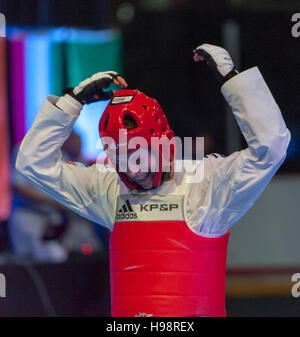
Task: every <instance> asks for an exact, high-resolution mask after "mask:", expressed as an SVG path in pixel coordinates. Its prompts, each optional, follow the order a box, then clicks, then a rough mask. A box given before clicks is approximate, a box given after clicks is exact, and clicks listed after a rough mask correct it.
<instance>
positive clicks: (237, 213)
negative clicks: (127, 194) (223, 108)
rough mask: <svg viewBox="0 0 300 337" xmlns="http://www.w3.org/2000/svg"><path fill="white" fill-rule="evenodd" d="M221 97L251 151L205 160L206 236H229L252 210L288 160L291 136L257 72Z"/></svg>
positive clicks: (228, 84) (237, 78) (239, 77)
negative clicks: (229, 107) (246, 213)
mask: <svg viewBox="0 0 300 337" xmlns="http://www.w3.org/2000/svg"><path fill="white" fill-rule="evenodd" d="M222 93H223V95H224V97H225V99H226V100H227V102H228V103H229V105H230V106H231V108H232V112H233V114H234V116H235V118H236V120H237V122H238V125H239V127H240V130H241V131H242V133H243V135H244V137H245V139H246V141H247V144H248V148H246V149H245V150H242V151H239V152H235V153H233V154H231V155H230V156H228V157H225V158H224V157H222V156H217V155H211V156H208V157H207V158H205V165H204V177H205V178H204V185H205V192H206V193H205V196H204V197H203V200H202V204H201V205H200V207H199V209H198V211H197V212H198V213H199V214H200V215H201V223H200V225H199V226H198V231H199V232H201V233H203V234H213V235H214V234H224V233H225V232H226V231H227V230H228V229H229V228H230V227H231V226H232V225H233V224H234V223H235V222H237V221H238V220H239V219H240V218H241V217H242V215H244V214H245V212H246V211H247V210H248V209H249V208H250V207H251V206H252V205H253V203H254V201H255V200H256V199H257V198H258V196H259V195H260V194H261V192H262V191H263V190H264V188H265V187H266V185H267V184H268V183H269V181H270V180H271V178H272V177H273V176H274V174H275V173H276V171H277V170H278V168H279V167H280V165H281V164H282V162H283V161H284V159H285V157H286V151H287V147H288V144H289V141H290V132H289V130H288V129H287V128H286V125H285V122H284V120H283V118H282V114H281V112H280V109H279V107H278V105H277V104H276V102H275V100H274V98H273V96H272V94H271V92H270V90H269V88H268V87H267V85H266V83H265V81H264V79H263V78H262V75H261V73H260V72H259V70H258V69H257V68H252V69H249V70H247V71H245V72H243V73H240V74H239V75H236V76H235V77H233V78H232V79H230V80H229V81H227V82H226V83H225V84H224V85H223V87H222Z"/></svg>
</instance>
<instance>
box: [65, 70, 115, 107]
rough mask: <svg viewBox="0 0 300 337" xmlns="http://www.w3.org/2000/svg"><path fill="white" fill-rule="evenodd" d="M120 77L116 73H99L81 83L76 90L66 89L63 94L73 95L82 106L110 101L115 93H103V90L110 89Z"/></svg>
mask: <svg viewBox="0 0 300 337" xmlns="http://www.w3.org/2000/svg"><path fill="white" fill-rule="evenodd" d="M118 76H119V74H118V73H117V72H115V71H104V72H99V73H96V74H94V75H93V76H92V77H90V78H87V79H86V80H84V81H82V82H80V83H79V85H78V86H77V87H75V88H67V89H64V90H63V93H64V94H69V95H71V96H72V97H74V98H75V99H76V100H77V101H79V102H80V103H81V104H88V103H92V102H96V101H102V100H108V99H110V98H111V96H112V95H113V91H112V90H110V91H103V89H106V88H108V87H109V85H110V84H111V83H112V82H113V81H114V79H116V78H117V77H118Z"/></svg>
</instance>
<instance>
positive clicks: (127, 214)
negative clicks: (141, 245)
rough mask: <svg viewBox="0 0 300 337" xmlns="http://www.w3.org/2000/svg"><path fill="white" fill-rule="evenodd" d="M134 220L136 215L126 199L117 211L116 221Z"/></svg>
mask: <svg viewBox="0 0 300 337" xmlns="http://www.w3.org/2000/svg"><path fill="white" fill-rule="evenodd" d="M136 218H137V213H135V212H134V211H133V209H132V206H131V204H130V202H129V200H128V199H127V200H126V202H125V203H124V204H123V206H122V207H121V208H120V209H119V211H118V214H117V220H123V219H136Z"/></svg>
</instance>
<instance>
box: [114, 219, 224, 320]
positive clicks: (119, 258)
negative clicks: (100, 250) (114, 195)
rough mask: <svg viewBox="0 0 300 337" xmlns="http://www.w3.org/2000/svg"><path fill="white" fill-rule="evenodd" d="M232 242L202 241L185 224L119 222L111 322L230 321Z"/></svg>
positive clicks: (174, 222) (116, 233)
mask: <svg viewBox="0 0 300 337" xmlns="http://www.w3.org/2000/svg"><path fill="white" fill-rule="evenodd" d="M228 237H229V232H227V233H226V234H225V235H224V236H222V237H219V238H206V237H203V236H199V235H197V234H195V233H194V232H192V231H191V230H190V229H189V228H188V226H187V224H186V223H185V222H184V221H143V222H140V221H133V222H130V221H129V222H116V223H115V225H114V230H113V232H112V234H111V239H110V277H111V309H112V316H113V317H124V316H156V317H164V316H169V317H193V316H226V311H225V271H226V255H227V243H228Z"/></svg>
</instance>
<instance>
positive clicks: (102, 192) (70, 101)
mask: <svg viewBox="0 0 300 337" xmlns="http://www.w3.org/2000/svg"><path fill="white" fill-rule="evenodd" d="M112 81H114V83H115V84H117V85H120V86H125V85H126V82H125V81H124V80H123V79H122V78H121V77H119V76H118V74H117V73H115V72H105V73H97V74H96V75H94V76H93V77H91V78H90V79H87V80H85V81H83V82H81V83H80V84H79V86H78V87H76V88H69V89H68V90H67V92H68V93H66V95H65V96H63V97H61V98H58V97H56V96H49V97H48V98H47V99H46V100H45V102H44V104H43V106H42V108H41V110H40V112H39V114H38V116H37V118H36V120H35V122H34V124H33V125H32V127H31V129H30V130H29V131H28V132H27V134H26V136H25V137H24V140H23V142H22V144H21V146H20V149H19V152H18V156H17V161H16V168H17V169H18V170H19V171H20V172H21V173H22V174H23V175H24V176H25V177H26V178H27V179H28V180H29V181H31V182H32V183H33V184H34V185H36V186H37V187H39V188H40V189H42V190H43V191H44V192H46V193H47V194H48V195H49V196H51V197H52V198H54V199H55V200H57V201H58V202H60V203H62V204H63V205H65V206H66V207H68V208H70V209H72V210H73V211H75V212H77V213H79V214H80V215H82V216H84V217H86V218H88V219H90V220H92V221H94V222H97V223H100V224H101V225H104V226H106V227H109V228H111V227H112V217H113V209H112V207H110V206H111V203H109V202H108V201H107V199H108V197H107V195H106V193H107V190H108V187H110V190H111V191H114V190H115V191H116V190H117V188H118V187H117V178H116V175H114V174H113V173H111V172H107V173H105V171H104V170H102V172H101V184H100V186H99V174H98V171H97V168H96V165H93V166H91V167H80V166H76V165H72V164H68V163H65V162H64V161H63V160H62V153H61V147H62V145H63V144H64V142H65V141H66V139H67V138H68V137H69V135H70V133H71V131H72V127H73V125H74V123H75V121H76V120H77V117H78V115H79V113H80V110H81V108H82V104H85V103H91V102H93V101H96V100H100V99H108V98H109V96H111V95H112V92H103V91H102V89H103V88H106V87H108V85H109V84H110V83H111V82H112ZM108 175H109V177H108ZM112 175H113V177H112Z"/></svg>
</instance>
